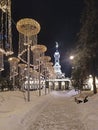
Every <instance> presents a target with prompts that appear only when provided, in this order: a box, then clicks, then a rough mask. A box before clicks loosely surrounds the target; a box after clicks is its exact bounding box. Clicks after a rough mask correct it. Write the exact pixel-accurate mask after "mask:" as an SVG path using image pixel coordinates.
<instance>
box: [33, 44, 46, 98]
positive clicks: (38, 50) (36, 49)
mask: <svg viewBox="0 0 98 130" xmlns="http://www.w3.org/2000/svg"><path fill="white" fill-rule="evenodd" d="M31 50H32V51H33V53H34V54H35V55H36V58H37V59H36V65H37V66H38V72H39V96H41V56H44V53H45V52H46V50H47V47H46V46H44V45H34V46H32V47H31Z"/></svg>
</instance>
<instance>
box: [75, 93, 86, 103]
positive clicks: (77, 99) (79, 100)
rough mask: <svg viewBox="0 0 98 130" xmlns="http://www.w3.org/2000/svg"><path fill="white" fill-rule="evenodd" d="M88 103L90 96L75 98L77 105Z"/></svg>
mask: <svg viewBox="0 0 98 130" xmlns="http://www.w3.org/2000/svg"><path fill="white" fill-rule="evenodd" d="M87 101H88V96H87V95H86V96H79V97H75V102H76V103H77V104H79V103H82V102H83V103H86V102H87Z"/></svg>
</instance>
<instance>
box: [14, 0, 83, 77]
mask: <svg viewBox="0 0 98 130" xmlns="http://www.w3.org/2000/svg"><path fill="white" fill-rule="evenodd" d="M83 7H84V3H83V0H12V19H13V24H12V26H13V48H14V52H15V53H17V51H16V50H17V46H18V32H17V30H16V26H15V24H16V23H17V22H18V20H20V19H22V18H32V19H35V20H36V21H38V22H39V24H40V26H41V31H40V32H39V34H38V44H43V45H46V46H47V52H46V53H45V54H46V55H49V56H51V58H52V61H53V62H54V57H53V55H54V52H55V42H56V41H57V42H58V43H59V52H60V54H61V58H60V63H61V66H62V72H64V73H65V75H66V76H69V75H70V74H69V72H70V65H69V63H67V62H68V60H67V59H66V53H67V52H68V51H69V50H70V49H71V48H73V47H74V46H75V41H76V34H77V33H78V32H79V30H80V17H81V13H82V11H83Z"/></svg>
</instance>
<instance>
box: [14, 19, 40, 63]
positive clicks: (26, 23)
mask: <svg viewBox="0 0 98 130" xmlns="http://www.w3.org/2000/svg"><path fill="white" fill-rule="evenodd" d="M16 28H17V30H18V31H19V50H18V58H19V59H20V60H21V61H23V62H24V63H27V51H28V49H27V46H28V45H30V46H33V45H36V44H37V34H38V33H39V31H40V25H39V23H38V22H37V21H35V20H34V19H30V18H24V19H21V20H19V21H18V22H17V25H16Z"/></svg>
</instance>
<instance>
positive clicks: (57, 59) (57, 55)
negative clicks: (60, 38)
mask: <svg viewBox="0 0 98 130" xmlns="http://www.w3.org/2000/svg"><path fill="white" fill-rule="evenodd" d="M58 47H59V46H58V42H56V52H55V53H54V58H55V64H54V71H55V73H56V78H62V71H61V65H60V53H59V51H58Z"/></svg>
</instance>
